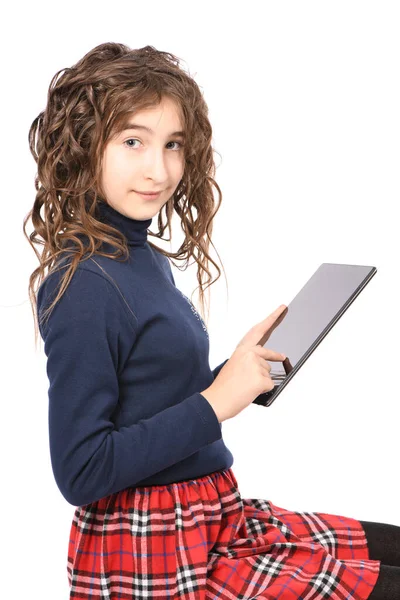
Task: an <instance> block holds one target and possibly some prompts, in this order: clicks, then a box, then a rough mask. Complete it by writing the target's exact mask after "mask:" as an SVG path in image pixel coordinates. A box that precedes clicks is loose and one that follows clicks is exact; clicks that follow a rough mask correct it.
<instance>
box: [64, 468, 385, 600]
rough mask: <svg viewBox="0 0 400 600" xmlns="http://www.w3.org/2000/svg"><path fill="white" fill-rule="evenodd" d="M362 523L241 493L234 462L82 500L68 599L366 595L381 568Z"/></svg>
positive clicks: (361, 599) (310, 599)
mask: <svg viewBox="0 0 400 600" xmlns="http://www.w3.org/2000/svg"><path fill="white" fill-rule="evenodd" d="M379 568H380V561H377V560H369V553H368V547H367V540H366V536H365V532H364V529H363V527H362V525H361V523H360V522H359V521H357V520H356V519H352V518H349V517H344V516H339V515H330V514H327V513H320V512H318V513H317V512H296V511H289V510H286V509H284V508H280V507H279V506H276V505H275V504H273V503H272V502H271V501H269V500H264V499H255V498H245V499H243V498H241V495H240V492H239V487H238V483H237V481H236V478H235V475H234V474H233V471H232V469H227V470H224V471H216V472H214V473H211V474H209V475H205V476H204V477H200V478H197V479H194V480H188V481H184V482H178V483H171V484H167V485H156V486H146V487H136V488H135V487H132V488H126V489H124V490H122V491H120V492H118V493H115V494H112V495H110V496H107V497H105V498H102V499H100V500H98V501H96V502H93V503H91V504H86V505H85V506H81V507H77V508H76V510H75V513H74V517H73V520H72V524H71V531H70V539H69V546H68V563H67V574H68V584H69V588H70V599H75V600H89V599H91V600H93V599H97V598H106V599H108V600H114V599H115V600H117V599H118V600H128V599H129V600H132V599H140V600H142V599H143V600H145V599H148V598H163V599H170V600H175V599H178V598H179V599H183V598H184V599H185V600H211V599H218V600H238V599H241V600H251V599H254V598H259V599H260V600H262V599H263V600H275V599H280V600H285V599H287V600H293V599H295V598H301V599H302V600H322V599H326V598H331V599H333V600H349V599H354V600H366V599H367V598H368V596H369V595H370V594H371V592H372V589H373V587H374V585H375V583H376V580H377V578H378V575H379Z"/></svg>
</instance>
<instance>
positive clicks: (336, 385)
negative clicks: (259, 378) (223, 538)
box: [0, 0, 400, 600]
mask: <svg viewBox="0 0 400 600" xmlns="http://www.w3.org/2000/svg"><path fill="white" fill-rule="evenodd" d="M261 10H262V12H261ZM4 16H5V17H6V27H5V28H4V35H3V36H2V37H1V38H0V43H1V57H2V58H1V62H2V65H1V70H2V75H1V78H2V84H3V85H2V88H3V92H2V94H1V97H0V101H1V113H2V128H1V131H2V143H1V144H0V148H1V166H2V173H3V176H2V182H3V183H2V207H3V208H2V225H3V227H2V252H1V272H2V287H1V298H0V304H1V312H0V314H1V333H2V340H3V356H2V361H1V364H2V375H1V397H2V406H3V427H2V436H1V444H2V448H1V455H2V463H3V464H2V471H3V477H2V480H3V493H2V496H1V502H2V504H1V510H2V515H3V523H2V538H3V544H2V547H3V551H4V555H3V559H2V564H3V569H4V572H5V573H7V581H8V582H9V583H10V584H11V582H13V583H12V589H13V590H14V593H13V594H12V597H14V598H25V597H26V596H27V592H28V591H29V597H30V598H39V597H40V598H41V600H44V599H45V598H49V599H50V598H51V599H54V598H65V599H66V598H67V597H68V589H67V571H66V557H67V544H68V535H69V529H70V525H71V521H72V516H73V512H74V510H75V509H74V507H73V506H72V505H70V504H68V503H67V502H66V500H65V499H64V498H63V497H62V495H61V494H60V492H59V490H58V488H57V486H56V484H55V482H54V479H53V475H52V471H51V464H50V456H49V447H48V431H47V409H48V405H47V388H48V381H47V376H46V371H45V367H46V364H45V355H44V352H43V346H42V345H41V346H39V348H38V349H37V350H35V348H34V338H33V320H32V314H31V308H30V304H29V301H28V278H29V275H30V274H31V272H32V271H33V270H34V269H35V268H36V267H37V266H38V261H37V258H36V257H35V256H34V253H33V251H32V249H31V247H30V246H29V244H28V242H27V241H26V239H25V238H24V236H23V233H22V221H23V218H24V216H25V215H26V214H27V213H28V211H29V210H30V209H31V208H32V205H33V201H34V197H35V189H34V176H35V173H36V165H35V163H34V160H33V158H32V156H31V155H30V152H29V148H28V130H29V127H30V125H31V123H32V121H33V120H34V118H35V117H36V116H37V114H38V113H39V112H40V111H41V110H43V109H44V107H45V103H46V95H47V89H48V85H49V83H50V80H51V78H52V76H53V75H54V74H55V72H56V71H57V70H59V69H61V68H65V67H68V66H70V65H72V64H73V63H75V62H76V61H77V60H78V59H79V58H80V57H81V56H83V54H85V53H86V52H88V51H89V50H90V49H91V48H93V47H94V46H96V45H98V44H100V43H103V42H106V41H115V42H122V43H125V44H127V45H128V46H130V47H132V48H139V47H142V46H144V45H146V44H150V45H153V46H155V47H156V48H157V49H158V50H166V51H169V52H172V53H173V54H175V55H177V56H178V57H180V58H181V59H182V60H183V61H184V64H183V66H184V68H187V69H188V70H189V71H190V73H191V74H192V76H193V77H194V78H195V80H196V81H197V83H198V84H199V86H200V87H201V89H202V91H203V93H204V96H205V99H206V102H207V103H208V106H209V111H210V112H209V116H210V120H211V123H212V126H213V131H214V143H213V147H214V148H215V151H216V153H215V160H216V163H217V165H218V169H217V175H216V178H217V182H218V184H219V185H220V187H221V189H222V192H223V203H222V206H221V209H220V211H219V213H218V215H217V217H216V219H215V224H214V237H213V242H214V244H215V247H216V248H217V251H218V253H219V255H220V257H221V260H222V263H223V265H224V267H225V271H226V274H227V281H228V292H229V296H227V290H226V281H225V279H224V275H223V272H222V276H221V278H220V279H219V281H218V282H217V283H216V284H215V285H213V286H212V287H211V290H212V292H211V319H210V321H209V323H208V329H209V333H210V345H211V350H210V365H211V367H212V368H213V367H215V366H216V365H217V364H219V363H220V362H222V361H223V360H224V359H225V358H227V357H229V356H230V355H231V354H232V352H233V350H234V348H235V346H236V344H237V343H238V342H239V340H240V339H241V338H242V337H243V335H244V334H245V333H246V332H247V330H248V329H250V327H252V326H253V325H254V324H255V323H256V322H258V321H261V320H262V319H264V318H265V317H266V316H267V315H268V314H270V313H271V312H272V311H273V310H274V309H275V308H276V307H278V306H279V305H280V304H282V303H283V304H289V302H290V301H291V300H292V299H293V297H294V296H295V295H296V294H297V292H298V291H299V289H300V288H301V287H302V286H303V285H304V283H305V282H306V280H307V279H308V278H309V277H310V276H311V275H312V274H313V273H314V271H315V270H316V269H317V267H318V266H319V265H320V264H321V263H322V262H336V263H347V264H362V265H374V266H376V267H377V269H378V272H377V274H376V275H375V277H374V278H373V279H372V281H371V282H370V283H369V284H368V286H367V287H366V288H365V290H364V291H363V292H362V293H361V295H360V296H359V297H358V298H357V299H356V301H355V302H354V303H353V304H352V305H351V306H350V308H349V309H348V311H347V312H346V313H345V314H344V316H343V317H342V318H341V319H340V321H339V322H338V323H337V325H336V326H335V327H334V329H333V330H332V331H331V332H330V333H329V335H328V337H327V338H326V339H325V340H324V341H323V343H322V344H321V345H320V346H319V347H318V348H317V350H316V351H315V352H314V353H313V355H312V356H311V357H310V358H309V359H308V361H307V362H306V363H305V365H304V366H303V367H302V368H301V370H300V372H299V373H298V374H297V375H296V376H295V378H294V379H293V381H292V382H291V383H290V384H289V385H288V387H287V388H286V389H285V390H284V391H283V392H282V393H281V395H280V396H279V397H278V399H277V400H276V402H275V403H274V404H273V405H272V406H271V407H270V408H264V407H261V406H258V405H250V406H249V407H248V408H247V409H245V410H244V411H243V412H242V413H240V414H239V415H238V416H237V417H235V418H234V419H231V420H229V421H226V422H224V423H223V437H224V440H225V443H226V445H227V446H228V447H229V449H230V450H231V451H232V453H233V455H234V458H235V462H234V464H233V470H234V472H235V474H236V477H237V479H238V482H239V486H240V491H241V494H242V497H254V498H266V499H269V500H271V501H272V502H274V503H275V504H277V505H278V506H281V507H285V508H287V509H291V510H296V511H297V510H305V511H320V512H327V513H332V514H340V515H346V516H349V517H354V518H357V519H364V520H371V521H382V522H387V523H394V524H397V525H400V502H399V501H400V494H399V477H398V473H399V458H400V447H399V417H398V415H399V410H398V404H399V400H400V394H399V390H398V386H399V384H398V365H397V360H398V356H399V354H398V339H399V333H400V326H399V310H398V307H399V292H398V290H399V286H398V279H399V262H398V260H399V243H398V229H399V223H398V216H397V214H398V213H397V208H398V204H399V159H400V143H399V140H400V117H399V114H400V112H399V107H400V85H399V62H400V60H399V59H400V41H399V35H398V32H399V29H400V14H399V4H398V3H397V2H387V1H383V0H379V1H376V2H369V1H365V0H363V1H352V0H345V1H339V0H336V2H325V1H321V0H319V1H314V2H311V1H307V2H305V1H303V2H287V1H285V2H282V1H281V2H263V3H261V2H255V1H247V2H245V3H243V4H242V3H232V2H219V3H211V2H204V1H203V2H201V3H190V2H176V1H175V2H174V1H172V2H154V0H153V1H152V2H149V3H143V2H131V1H130V2H112V3H111V4H107V5H106V6H105V7H104V8H102V7H101V5H99V4H98V3H95V2H79V3H76V2H69V3H68V5H67V4H62V5H59V4H51V5H50V4H49V5H46V4H44V3H42V2H35V3H33V4H30V5H26V6H25V7H24V17H23V20H22V13H21V8H20V7H19V6H15V7H13V8H12V9H11V8H8V14H4ZM28 231H29V232H30V231H31V229H30V228H29V229H28ZM175 232H176V241H175V240H173V244H172V248H174V249H177V248H178V243H179V241H180V237H179V233H180V229H179V227H178V226H176V228H175ZM396 240H397V241H396ZM168 247H169V245H168V244H167V245H166V248H168ZM213 257H214V258H215V253H213ZM215 273H216V272H215ZM174 275H175V280H176V283H177V285H178V287H180V289H181V290H182V291H183V292H184V293H185V294H186V295H188V296H189V297H190V295H191V293H192V291H193V290H194V288H195V287H196V285H197V281H196V265H195V263H193V266H191V267H190V268H189V270H188V271H186V272H180V271H178V270H177V269H175V270H174ZM194 301H195V302H196V301H197V294H195V296H194ZM4 540H5V541H4ZM3 583H5V585H6V586H7V583H6V582H3ZM3 589H4V588H3Z"/></svg>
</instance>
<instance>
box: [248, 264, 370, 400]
mask: <svg viewBox="0 0 400 600" xmlns="http://www.w3.org/2000/svg"><path fill="white" fill-rule="evenodd" d="M376 272H377V269H376V267H371V266H363V265H343V264H335V263H323V264H322V265H321V266H320V267H319V268H318V269H317V270H316V271H315V273H314V275H313V276H312V277H311V278H310V279H309V280H308V282H307V283H306V284H305V285H304V287H303V288H302V289H301V290H300V291H299V293H298V294H297V296H296V297H295V298H294V299H293V300H292V302H290V304H287V309H286V310H285V311H284V313H285V314H284V317H283V319H282V321H281V322H280V323H279V324H278V326H277V327H276V328H275V329H273V330H272V333H271V335H270V336H269V338H268V340H267V341H266V342H265V343H263V339H264V338H262V340H260V342H261V345H263V346H264V347H267V348H271V349H272V350H276V351H277V352H282V353H283V354H284V355H285V356H286V357H287V358H286V361H284V363H279V362H274V361H271V362H270V365H271V372H270V376H271V378H272V380H273V381H274V383H275V387H274V388H273V389H272V390H270V391H269V392H266V393H265V394H261V395H260V396H258V398H257V399H256V401H254V402H255V403H256V404H261V405H263V406H270V405H271V404H272V402H273V401H274V400H275V398H276V397H277V396H278V394H279V393H280V392H281V391H282V389H283V388H284V387H285V385H287V383H288V382H289V381H290V379H292V378H293V376H294V375H295V373H297V371H298V370H299V369H300V367H301V366H302V365H303V364H304V363H305V361H306V360H307V358H308V357H309V356H310V355H311V353H312V352H313V351H314V350H315V348H316V347H317V346H318V344H319V343H320V342H321V341H322V340H323V339H324V337H325V336H326V334H327V333H328V332H329V331H330V330H331V329H332V327H333V326H334V324H335V323H337V321H338V320H339V319H340V317H341V316H342V314H343V313H344V312H345V311H346V310H347V308H348V307H349V306H350V304H351V303H352V302H353V301H354V300H355V298H356V297H357V296H358V294H359V293H360V292H361V291H362V290H363V288H364V287H365V286H366V284H367V283H368V282H369V281H370V280H371V278H372V277H373V276H374V275H375V273H376Z"/></svg>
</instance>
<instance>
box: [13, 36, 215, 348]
mask: <svg viewBox="0 0 400 600" xmlns="http://www.w3.org/2000/svg"><path fill="white" fill-rule="evenodd" d="M62 71H64V72H63V73H62V75H61V76H60V77H59V75H60V73H61V72H62ZM164 97H168V98H171V99H172V100H174V101H175V102H176V103H177V105H178V106H179V107H180V109H181V115H182V117H183V129H184V132H185V145H184V156H185V169H184V174H183V177H182V179H181V181H180V183H179V184H178V186H177V188H176V190H175V192H174V194H173V195H172V196H171V198H170V199H169V200H168V201H167V202H166V204H164V206H163V207H162V209H161V210H160V212H159V216H158V222H157V225H158V229H159V231H158V233H152V232H151V231H150V230H149V232H148V235H149V236H153V237H156V238H160V239H162V240H165V241H171V218H172V215H173V211H175V212H176V213H177V214H178V215H179V217H180V219H181V227H182V230H183V232H184V234H185V238H184V241H183V243H182V245H181V246H180V248H179V249H178V251H177V252H176V253H172V252H171V253H170V252H167V251H165V250H163V249H162V248H159V247H158V246H156V245H154V244H152V243H151V242H150V241H149V245H150V246H152V247H153V248H156V249H157V250H158V251H159V252H161V253H162V254H164V255H165V256H167V257H168V258H170V259H171V258H175V259H177V260H180V261H183V260H185V265H184V269H186V268H187V266H188V263H189V260H190V258H191V257H194V259H195V261H196V262H197V265H198V269H197V281H198V282H199V286H198V287H197V288H196V290H197V289H200V304H201V308H200V311H201V314H202V317H203V318H204V319H206V320H208V312H207V318H206V317H205V314H204V291H205V289H207V287H209V286H210V285H211V284H212V283H215V281H217V280H218V279H219V277H220V275H221V270H220V269H219V267H218V265H217V264H216V263H215V262H214V260H213V259H212V258H211V257H210V256H209V254H208V250H209V246H210V243H211V244H212V246H213V247H214V244H213V243H212V240H211V234H212V229H213V218H214V216H215V215H216V213H217V212H218V210H219V207H220V205H221V201H222V193H221V190H220V188H219V186H218V184H217V183H216V181H215V180H214V176H215V163H214V157H213V152H214V150H213V148H212V146H211V139H212V128H211V124H210V122H209V119H208V107H207V105H206V103H205V101H204V98H203V95H202V92H201V91H200V88H199V87H198V85H197V83H196V82H195V81H194V80H193V78H192V77H191V76H190V74H188V73H186V72H185V71H184V70H183V69H182V68H181V66H180V61H179V59H178V58H177V57H176V56H174V55H173V54H171V53H169V52H163V51H160V50H156V49H155V48H154V47H153V46H145V47H144V48H140V49H134V50H132V49H131V48H129V47H128V46H126V45H124V44H118V43H111V42H110V43H105V44H100V45H99V46H96V47H95V48H93V49H92V50H90V51H89V52H88V53H87V54H86V55H85V56H83V58H81V59H80V60H79V61H78V62H77V63H76V64H75V65H73V66H72V67H70V68H65V69H61V70H60V71H58V72H57V73H56V74H55V75H54V77H53V79H52V80H51V82H50V86H49V90H48V97H47V105H46V107H45V110H44V111H42V112H40V113H39V115H38V116H37V117H36V118H35V120H34V121H33V123H32V125H31V127H30V130H29V147H30V150H31V153H32V155H33V157H34V159H35V161H36V163H37V174H36V176H35V189H36V190H37V192H36V197H35V201H34V204H33V208H32V210H31V211H30V212H29V213H28V214H27V216H26V217H25V219H24V222H23V232H24V235H25V236H26V238H27V239H28V242H29V243H30V245H31V246H32V248H33V250H34V251H35V253H36V256H37V257H38V260H39V263H40V265H39V267H38V268H37V269H35V270H34V271H33V273H32V274H31V276H30V278H29V286H28V292H29V298H30V302H31V307H32V311H33V315H34V323H35V344H36V343H37V339H38V316H37V299H36V295H37V291H38V289H39V287H40V285H41V283H42V282H43V280H44V279H45V277H46V274H45V271H46V269H47V270H48V273H47V275H48V274H50V273H51V272H53V271H55V270H57V269H56V268H55V267H56V265H57V263H58V261H59V259H60V257H61V256H62V255H65V253H66V252H68V253H69V254H71V257H72V258H71V261H70V263H69V265H68V268H67V269H66V270H65V274H64V275H63V276H62V278H61V280H60V286H59V290H58V293H57V295H56V297H55V299H54V301H53V302H52V304H50V306H49V307H48V308H47V309H46V310H45V311H44V312H43V315H42V316H41V319H40V323H42V322H44V321H45V320H46V318H48V317H49V315H50V312H51V310H52V309H53V307H54V305H55V304H56V303H57V301H58V300H59V299H60V298H61V296H62V295H63V293H64V292H65V290H66V288H67V286H68V284H69V282H70V280H71V278H72V276H73V274H74V272H75V270H76V269H77V267H78V263H79V262H80V261H81V260H82V259H83V256H84V255H86V258H90V256H92V255H93V254H95V253H97V254H100V255H102V256H107V257H110V258H117V257H120V256H123V257H125V260H126V259H128V257H129V249H128V245H127V243H126V239H125V236H124V235H123V234H122V233H121V232H120V231H118V230H117V229H115V228H114V227H111V226H109V225H106V224H104V223H101V222H100V221H99V220H97V219H96V218H95V207H96V204H97V202H98V198H100V199H104V198H105V195H104V191H103V190H102V188H101V177H100V173H101V168H102V156H103V152H104V148H105V146H106V144H107V142H108V141H109V140H110V139H112V138H113V136H114V135H117V133H118V132H119V131H120V129H121V127H122V126H123V124H124V122H125V121H126V120H127V117H128V116H129V115H131V114H132V113H133V112H136V111H139V110H142V109H146V108H149V107H153V106H157V105H158V104H159V103H160V102H161V101H162V99H163V98H164ZM212 186H214V187H215V188H216V189H217V191H218V202H217V203H216V202H215V199H214V196H213V190H212ZM42 207H44V209H43V216H42V215H41V214H40V210H41V208H42ZM193 208H195V209H196V211H197V214H196V215H194V214H193ZM163 213H165V216H166V219H167V222H166V223H164V219H163ZM30 218H31V220H32V224H33V227H34V229H33V231H32V233H31V234H30V235H29V236H28V235H27V233H26V225H27V222H28V220H29V219H30ZM167 227H168V229H169V237H168V238H164V237H163V234H164V231H165V229H166V228H167ZM82 234H83V238H82ZM38 236H39V237H38ZM103 242H106V243H109V244H111V245H112V246H113V247H114V248H116V249H117V252H116V253H113V254H106V253H105V252H103V251H101V250H99V248H100V246H101V245H102V244H103ZM34 244H39V245H42V246H44V247H43V250H42V253H41V255H40V254H39V252H38V251H37V249H36V248H35V246H34ZM214 248H215V247H214ZM71 251H72V253H71ZM217 254H218V252H217ZM218 257H219V255H218ZM209 261H211V263H212V264H213V265H214V266H215V267H216V268H217V271H218V275H217V277H216V278H215V279H212V276H211V272H210V270H209V268H208V265H209ZM221 264H222V263H221ZM178 268H179V267H178ZM180 270H182V268H180ZM204 272H205V273H206V274H207V276H208V279H207V280H206V281H205V282H203V275H204ZM224 272H225V270H224ZM35 283H37V287H36V289H35ZM205 284H207V285H206V286H205ZM204 286H205V287H204ZM194 291H195V290H194ZM193 293H194V292H193ZM192 295H193V294H192Z"/></svg>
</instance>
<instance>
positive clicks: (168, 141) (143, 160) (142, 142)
mask: <svg viewBox="0 0 400 600" xmlns="http://www.w3.org/2000/svg"><path fill="white" fill-rule="evenodd" d="M129 123H130V126H129V127H128V126H127V128H126V129H125V130H124V131H122V132H121V133H119V134H118V136H117V137H115V138H114V139H112V140H110V141H109V142H108V143H107V145H106V147H105V150H104V156H103V166H102V173H101V177H102V186H103V189H104V192H105V195H106V198H105V199H106V200H107V202H108V204H110V205H111V206H112V207H113V208H115V209H116V210H117V211H118V212H120V213H122V214H123V215H125V216H127V217H130V218H132V219H137V220H139V221H143V220H145V219H151V218H153V217H154V216H155V215H156V214H157V213H158V212H159V211H160V209H161V208H162V207H163V205H164V204H165V203H166V202H167V201H168V200H169V198H170V197H171V196H172V195H173V193H174V191H175V189H176V188H177V186H178V184H179V182H180V180H181V179H182V176H183V172H184V168H185V164H184V148H183V143H184V138H183V136H182V135H180V134H179V132H182V131H183V127H182V122H181V118H180V112H179V109H178V106H177V105H176V104H175V103H174V101H173V100H171V99H169V98H164V99H163V100H162V102H161V104H160V105H159V106H157V107H156V108H151V109H146V110H143V111H138V112H136V113H135V114H134V116H132V117H131V118H130V119H129ZM139 125H140V126H141V127H138V126H139ZM134 126H135V127H134ZM142 127H143V128H142ZM144 127H147V128H149V130H148V131H147V130H146V129H144ZM158 191H160V192H161V193H160V194H159V195H158V196H157V197H155V198H150V197H149V198H144V197H143V196H141V195H139V194H138V193H137V192H158Z"/></svg>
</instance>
